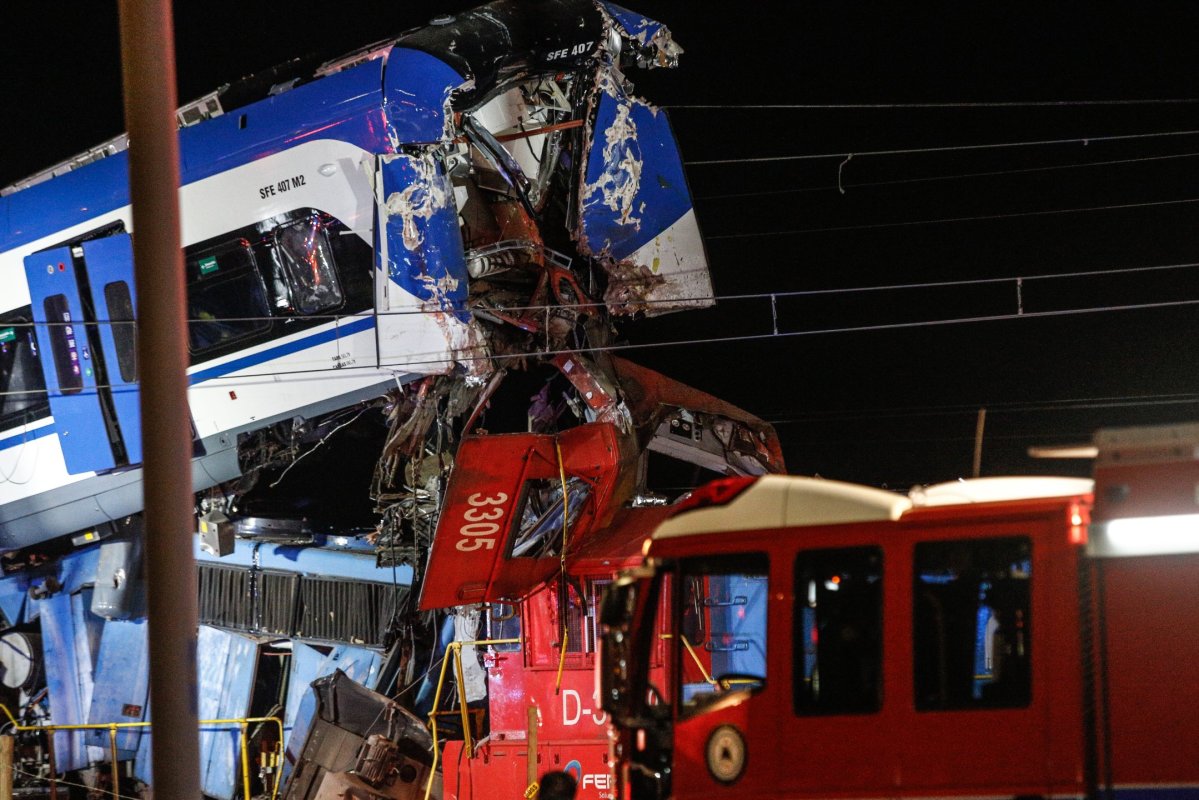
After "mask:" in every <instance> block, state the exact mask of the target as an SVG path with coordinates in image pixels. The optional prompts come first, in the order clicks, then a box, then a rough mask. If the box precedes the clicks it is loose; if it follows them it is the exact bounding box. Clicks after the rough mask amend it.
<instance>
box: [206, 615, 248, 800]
mask: <svg viewBox="0 0 1199 800" xmlns="http://www.w3.org/2000/svg"><path fill="white" fill-rule="evenodd" d="M196 668H197V677H198V678H199V683H200V708H199V714H200V719H231V718H237V717H245V716H248V715H249V712H250V700H251V694H252V692H253V690H254V676H255V673H256V671H257V668H258V642H257V641H256V640H254V639H251V638H249V637H247V636H241V635H239V634H236V633H229V632H227V631H221V630H217V629H216V628H210V627H207V626H204V625H201V626H200V634H199V642H198V645H197V664H196ZM240 736H241V731H240V729H239V728H237V727H216V726H214V727H211V728H206V729H204V730H202V731H201V733H200V762H201V767H200V788H201V789H202V790H203V792H204V794H205V795H208V796H209V797H216V798H220V799H221V800H233V796H234V792H235V789H236V787H237V784H238V781H239V780H240V775H241V766H240V764H241V760H240V758H241V757H240V753H241V751H240V749H239V748H240V744H239V743H240Z"/></svg>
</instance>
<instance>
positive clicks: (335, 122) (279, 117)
mask: <svg viewBox="0 0 1199 800" xmlns="http://www.w3.org/2000/svg"><path fill="white" fill-rule="evenodd" d="M381 68H382V67H381V65H380V63H379V62H378V61H371V62H367V63H365V64H362V65H360V66H357V67H354V68H352V69H348V70H345V71H344V72H339V73H337V74H335V75H330V76H328V77H326V78H321V79H320V80H316V81H313V82H312V83H308V84H305V85H303V86H298V87H296V88H295V89H292V90H291V91H288V92H284V93H283V94H281V95H277V96H275V97H269V98H267V99H265V100H261V101H259V102H257V103H253V104H251V105H248V106H245V107H244V108H240V109H237V110H236V111H233V112H231V113H229V114H226V115H224V116H220V117H216V118H215V119H211V120H207V121H205V122H202V123H200V124H198V125H193V126H190V127H187V128H184V129H182V130H181V131H180V132H179V150H180V161H181V170H182V180H183V183H184V184H188V183H194V182H195V181H198V180H201V179H203V178H207V177H209V176H211V175H215V174H217V173H219V172H224V171H226V170H229V169H233V168H234V167H238V166H241V165H242V164H248V163H250V162H251V161H255V160H257V159H259V158H262V157H264V156H268V155H271V154H272V153H277V152H280V151H282V150H286V149H287V148H289V147H294V146H295V145H297V144H301V143H303V142H305V141H309V140H314V139H318V138H320V139H340V140H342V141H346V142H350V143H351V144H356V145H358V146H359V147H362V148H363V149H364V150H367V151H369V152H376V153H381V152H388V151H390V149H391V144H390V142H389V140H388V136H387V125H386V124H385V122H384V120H383V94H382V77H381V75H380V69H381ZM242 117H245V125H244V127H243V126H242ZM128 175H129V160H128V153H127V152H122V153H118V154H116V155H113V156H109V157H107V158H102V159H100V160H99V161H96V162H93V163H91V164H88V165H87V166H85V167H81V168H79V169H76V170H74V171H72V172H69V173H67V174H65V175H61V176H59V177H57V178H54V179H52V180H49V181H46V182H44V183H41V184H38V185H36V186H31V187H29V188H28V189H24V190H22V191H20V192H17V193H15V194H12V195H9V196H8V197H4V198H0V220H3V219H4V217H5V216H6V215H5V213H4V212H5V209H6V208H7V218H8V224H7V226H6V227H0V252H4V251H7V250H10V249H13V248H15V247H18V246H20V245H22V244H26V243H28V242H32V241H34V240H36V239H40V238H42V237H43V236H48V235H50V234H52V233H54V232H55V231H61V230H63V229H64V228H67V227H70V226H72V225H77V224H79V223H81V222H84V221H86V220H89V219H93V218H95V217H96V216H98V215H100V214H104V213H107V212H109V211H113V210H115V209H118V208H121V207H123V206H126V205H128V204H129V178H128Z"/></svg>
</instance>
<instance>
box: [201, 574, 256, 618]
mask: <svg viewBox="0 0 1199 800" xmlns="http://www.w3.org/2000/svg"><path fill="white" fill-rule="evenodd" d="M197 577H198V580H199V585H200V622H201V623H202V624H205V625H216V626H219V627H222V628H233V629H234V630H241V631H248V630H253V628H254V593H253V583H254V578H253V573H252V572H250V570H247V569H242V568H240V567H224V566H217V565H215V564H201V565H199V566H198V567H197Z"/></svg>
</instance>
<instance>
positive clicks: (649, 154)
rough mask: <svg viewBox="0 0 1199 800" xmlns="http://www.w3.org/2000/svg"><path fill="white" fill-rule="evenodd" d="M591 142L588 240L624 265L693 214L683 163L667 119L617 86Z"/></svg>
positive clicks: (605, 93)
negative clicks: (680, 220)
mask: <svg viewBox="0 0 1199 800" xmlns="http://www.w3.org/2000/svg"><path fill="white" fill-rule="evenodd" d="M618 121H619V124H618ZM609 137H611V138H609ZM590 141H591V142H592V147H591V152H590V154H589V156H588V160H587V176H586V181H587V185H586V186H585V187H584V192H583V234H584V238H585V240H586V243H587V246H588V247H589V248H590V250H591V252H593V253H602V252H606V253H607V254H608V255H610V256H611V257H612V258H614V259H616V260H617V261H619V260H621V259H624V258H627V257H628V256H630V255H632V254H633V253H634V252H636V251H637V249H638V248H640V247H642V246H643V245H645V244H647V243H648V242H649V241H650V240H652V239H653V238H654V237H655V236H657V235H659V234H661V233H662V232H664V231H665V230H666V229H667V228H669V227H670V226H671V225H672V224H674V223H675V222H676V221H677V220H678V219H679V218H680V217H682V216H683V215H684V214H685V213H687V211H688V210H690V208H691V205H692V203H691V193H690V191H689V190H688V188H687V181H686V178H685V177H684V175H683V159H682V156H681V155H680V154H679V148H678V145H677V144H676V143H675V140H674V133H673V131H671V129H670V122H669V120H667V118H666V113H665V112H664V111H661V110H659V109H655V108H653V107H651V106H648V105H646V104H644V103H640V102H636V101H633V100H631V99H630V98H629V97H628V96H626V95H625V94H624V92H623V91H622V90H621V89H620V88H619V87H616V86H615V85H614V84H613V83H612V82H611V81H608V82H606V84H605V86H604V87H603V88H601V89H600V102H599V109H598V111H597V113H596V117H595V123H594V129H593V131H592V133H591V137H590ZM637 164H639V165H640V169H633V168H632V165H637Z"/></svg>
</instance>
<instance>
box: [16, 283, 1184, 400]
mask: <svg viewBox="0 0 1199 800" xmlns="http://www.w3.org/2000/svg"><path fill="white" fill-rule="evenodd" d="M1197 305H1199V299H1193V300H1169V301H1161V302H1153V303H1128V304H1125V305H1109V306H1092V307H1085V308H1066V309H1055V310H1051V311H1014V312H1009V313H1006V314H986V315H978V316H970V317H948V318H943V319H932V320H916V321H913V322H888V323H878V324H868V325H846V326H842V327H832V328H811V329H808V330H802V331H778V330H776V331H771V332H769V333H759V334H734V335H731V336H709V337H699V338H691V339H671V340H662V341H652V342H637V343H632V342H629V343H624V344H610V345H597V346H591V347H578V348H572V349H563V350H530V351H526V352H517V353H503V354H497V355H465V354H455V355H448V356H447V355H443V354H437V355H436V356H435V357H432V358H430V359H429V360H420V359H418V358H413V359H409V360H405V361H404V362H403V363H402V364H397V365H396V366H395V367H394V368H392V370H391V371H393V372H394V373H396V374H409V373H410V371H411V369H412V368H413V367H420V366H434V365H442V364H446V363H447V362H456V363H467V362H473V361H494V362H506V361H510V360H516V361H519V360H521V359H525V358H529V357H533V356H539V357H540V356H556V355H571V354H574V353H618V352H624V351H630V350H648V349H654V348H663V347H681V346H690V345H709V344H730V343H734V342H761V341H765V340H768V339H789V338H794V337H799V336H828V335H833V334H844V333H874V332H880V331H896V330H911V329H916V328H935V327H945V326H949V325H966V324H972V323H982V322H1007V321H1013V320H1020V319H1050V318H1056V317H1070V316H1082V315H1085V314H1101V313H1111V312H1116V311H1148V310H1153V309H1167V308H1184V307H1190V306H1197ZM413 355H414V356H419V355H422V354H413ZM428 355H430V356H432V355H434V354H428ZM364 369H377V370H379V371H385V370H387V368H377V367H373V366H372V367H361V366H355V367H346V368H343V369H341V370H338V372H342V373H347V372H349V371H350V370H364ZM328 372H329V370H327V369H311V370H290V371H287V372H276V371H271V372H261V373H252V374H243V375H238V376H236V377H234V378H230V379H229V384H228V385H230V386H245V385H247V384H248V381H247V380H246V379H248V378H257V379H261V380H260V382H261V383H274V382H275V378H276V377H278V376H295V375H303V374H309V373H319V374H322V375H327V373H328ZM344 377H347V378H348V377H352V376H350V375H345V376H344ZM323 379H325V378H323ZM219 380H220V379H214V380H213V382H212V384H211V385H212V386H213V387H219V386H221V385H222V384H220V383H218V381H219ZM97 388H105V387H103V386H101V387H97ZM88 391H89V392H91V389H90V388H89V390H88ZM41 393H42V392H40V391H38V392H34V391H20V392H0V396H4V395H24V394H41Z"/></svg>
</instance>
